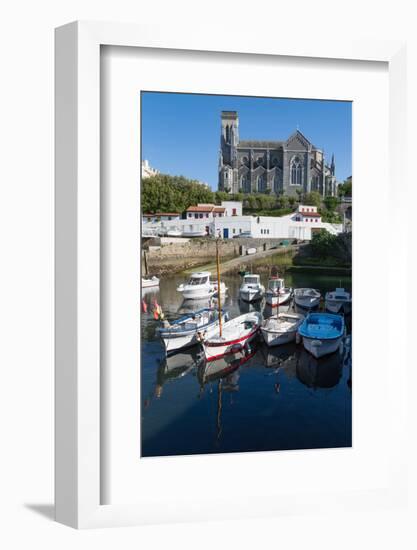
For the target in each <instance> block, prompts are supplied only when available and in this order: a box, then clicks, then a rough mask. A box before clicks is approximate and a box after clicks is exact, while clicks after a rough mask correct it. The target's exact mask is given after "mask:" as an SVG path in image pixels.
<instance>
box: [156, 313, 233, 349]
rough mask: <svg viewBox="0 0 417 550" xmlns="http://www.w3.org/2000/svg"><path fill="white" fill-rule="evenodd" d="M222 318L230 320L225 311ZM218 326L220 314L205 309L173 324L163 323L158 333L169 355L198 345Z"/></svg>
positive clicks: (181, 318)
mask: <svg viewBox="0 0 417 550" xmlns="http://www.w3.org/2000/svg"><path fill="white" fill-rule="evenodd" d="M222 318H223V319H228V318H229V317H228V313H227V312H224V311H223V312H222ZM218 326H219V312H218V311H217V310H216V309H210V308H204V309H200V310H199V311H196V312H194V313H190V314H188V315H184V316H182V317H180V318H179V319H177V320H176V321H173V322H172V323H170V322H169V321H167V320H165V321H163V325H162V326H161V327H158V329H157V332H158V335H159V337H160V338H161V340H162V342H163V344H164V347H165V351H166V353H167V354H168V353H172V352H175V351H177V350H179V349H184V348H187V347H190V346H194V345H196V344H198V343H199V342H200V341H201V339H202V338H203V337H205V336H207V335H210V334H211V333H212V332H215V331H216V329H217V328H218Z"/></svg>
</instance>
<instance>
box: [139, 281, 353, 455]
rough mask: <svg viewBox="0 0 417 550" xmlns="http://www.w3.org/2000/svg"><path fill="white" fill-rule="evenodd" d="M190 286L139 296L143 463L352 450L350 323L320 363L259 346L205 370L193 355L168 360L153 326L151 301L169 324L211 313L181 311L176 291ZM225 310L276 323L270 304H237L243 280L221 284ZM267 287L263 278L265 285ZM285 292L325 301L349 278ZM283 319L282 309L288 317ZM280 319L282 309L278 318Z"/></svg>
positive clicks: (297, 284)
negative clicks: (255, 313)
mask: <svg viewBox="0 0 417 550" xmlns="http://www.w3.org/2000/svg"><path fill="white" fill-rule="evenodd" d="M185 279H186V276H184V275H174V276H172V277H165V278H162V279H161V283H160V288H156V289H149V290H147V291H144V292H143V295H142V298H143V302H144V304H145V307H146V309H147V312H146V313H143V312H142V315H141V343H140V345H141V431H142V437H141V455H142V457H151V456H168V455H184V454H187V455H190V454H200V453H204V454H207V453H226V452H245V451H275V450H290V449H315V448H334V447H350V446H351V444H352V391H351V388H352V365H351V337H350V333H351V323H350V319H349V318H347V319H346V325H347V329H348V333H347V337H346V338H345V342H344V344H343V346H341V349H340V351H339V352H337V353H334V354H332V355H328V356H325V357H322V358H321V359H315V358H314V357H313V356H311V355H310V354H309V353H308V352H307V351H305V350H304V348H303V346H302V345H301V344H295V343H293V344H287V345H284V346H277V347H270V348H268V347H267V346H266V345H265V344H264V343H262V341H261V340H262V339H261V338H260V339H259V342H258V343H255V344H254V345H253V346H252V347H251V349H250V352H249V353H248V354H247V355H246V356H245V357H243V356H241V355H240V356H229V357H227V358H224V359H221V360H218V361H213V362H210V363H207V364H206V363H205V361H204V355H203V354H202V352H201V349H200V348H199V347H198V346H197V347H194V348H190V349H188V350H183V351H180V352H179V353H176V354H175V355H173V356H170V357H168V358H166V357H165V353H164V349H163V346H162V343H161V342H160V340H159V339H158V336H157V333H156V328H157V326H158V325H159V322H158V321H156V320H155V319H154V317H153V314H152V310H153V307H154V302H155V300H156V301H157V303H158V304H159V305H160V306H161V307H162V310H163V313H164V315H165V317H166V318H167V319H168V320H174V319H177V318H178V317H179V316H180V315H181V314H184V313H187V312H189V311H192V310H195V309H198V308H201V307H205V306H206V304H204V303H200V302H198V303H193V302H189V303H186V302H183V300H182V295H181V294H180V293H179V292H177V290H176V288H177V286H178V285H179V284H180V283H182V282H184V281H185ZM222 280H224V281H225V283H226V286H227V287H228V290H227V293H226V296H225V297H224V299H223V300H222V307H225V308H226V309H227V310H228V311H229V314H230V317H231V318H233V317H236V316H238V315H240V314H242V313H246V312H248V311H250V310H252V309H257V310H259V311H261V312H262V313H263V315H264V317H265V318H266V317H269V316H271V315H273V314H275V313H276V309H275V310H273V309H271V307H270V306H267V305H265V303H264V301H261V302H258V303H255V304H248V303H245V302H241V301H240V300H239V286H240V284H241V278H240V276H239V275H231V276H223V277H222ZM262 282H263V284H264V285H265V286H266V285H267V276H266V275H265V276H262ZM285 285H286V286H290V287H293V288H301V287H312V288H316V289H318V290H319V291H320V292H321V293H322V295H323V296H324V294H325V293H326V292H327V291H330V290H334V289H335V288H336V287H339V286H342V287H344V288H345V289H346V290H347V291H349V292H350V291H351V278H350V277H341V276H339V275H337V276H331V275H323V274H322V273H318V272H317V273H314V272H313V273H311V272H309V273H291V274H290V273H287V274H286V275H285ZM282 309H284V308H282ZM280 310H281V308H280Z"/></svg>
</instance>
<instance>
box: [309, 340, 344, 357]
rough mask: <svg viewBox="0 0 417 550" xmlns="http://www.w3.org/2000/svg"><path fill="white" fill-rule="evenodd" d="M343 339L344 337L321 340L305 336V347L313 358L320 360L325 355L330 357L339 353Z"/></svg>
mask: <svg viewBox="0 0 417 550" xmlns="http://www.w3.org/2000/svg"><path fill="white" fill-rule="evenodd" d="M342 338H343V336H339V337H338V338H332V339H323V340H320V339H319V338H307V337H306V336H303V346H304V348H305V349H306V350H307V351H308V352H309V353H311V355H313V357H315V358H316V359H319V358H320V357H323V356H324V355H330V354H331V353H335V352H336V351H339V350H340V345H341V342H342Z"/></svg>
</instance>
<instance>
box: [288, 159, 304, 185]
mask: <svg viewBox="0 0 417 550" xmlns="http://www.w3.org/2000/svg"><path fill="white" fill-rule="evenodd" d="M301 171H302V168H301V162H300V158H299V157H294V158H293V159H292V161H291V185H301Z"/></svg>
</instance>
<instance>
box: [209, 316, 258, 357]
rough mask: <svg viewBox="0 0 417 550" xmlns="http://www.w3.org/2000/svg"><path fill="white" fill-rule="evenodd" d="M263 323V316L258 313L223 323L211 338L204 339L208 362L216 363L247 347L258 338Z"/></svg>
mask: <svg viewBox="0 0 417 550" xmlns="http://www.w3.org/2000/svg"><path fill="white" fill-rule="evenodd" d="M261 322H262V315H261V314H260V313H259V312H258V311H251V312H250V313H245V314H244V315H239V317H235V318H234V319H231V320H230V321H226V322H225V323H221V325H219V326H218V327H217V328H216V330H215V331H213V332H212V334H211V335H210V336H207V337H205V338H204V339H203V348H204V353H205V356H206V360H207V361H214V360H215V359H220V357H224V356H225V355H228V354H230V353H238V352H239V351H240V350H242V349H244V348H245V347H247V346H248V344H249V343H250V342H251V341H252V340H253V339H254V338H255V337H256V336H257V334H258V331H259V327H260V326H261Z"/></svg>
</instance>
